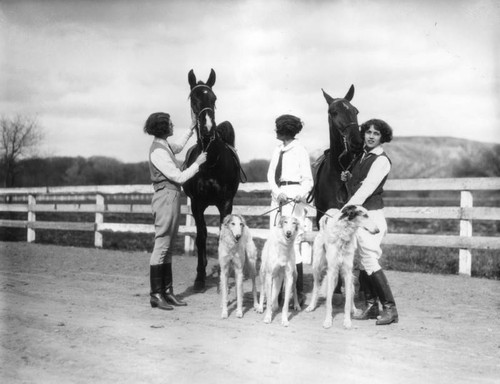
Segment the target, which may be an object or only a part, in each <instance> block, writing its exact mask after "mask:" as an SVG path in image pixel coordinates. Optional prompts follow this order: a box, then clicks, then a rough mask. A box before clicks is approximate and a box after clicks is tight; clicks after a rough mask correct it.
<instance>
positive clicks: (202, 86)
mask: <svg viewBox="0 0 500 384" xmlns="http://www.w3.org/2000/svg"><path fill="white" fill-rule="evenodd" d="M196 88H208V89H209V90H210V91H212V88H211V87H209V86H208V85H206V84H198V85H195V86H194V87H193V88H191V92H189V97H190V98H191V96H192V95H193V91H194V90H195V89H196ZM205 111H212V113H213V114H215V111H214V109H213V108H210V107H205V108H203V109H201V110H200V111H199V112H198V114H197V116H196V131H197V133H198V138H199V140H200V144H201V149H202V150H203V151H204V152H206V151H207V150H208V147H210V144H212V142H213V141H214V140H215V133H214V134H212V135H211V137H210V141H209V143H208V145H207V147H206V148H204V147H203V140H202V135H201V127H200V116H201V114H202V113H203V112H205Z"/></svg>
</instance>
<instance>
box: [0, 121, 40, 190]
mask: <svg viewBox="0 0 500 384" xmlns="http://www.w3.org/2000/svg"><path fill="white" fill-rule="evenodd" d="M0 130H1V136H0V154H1V157H0V165H1V167H2V168H3V175H4V178H3V179H4V180H3V186H4V187H7V188H8V187H12V186H14V181H15V177H16V174H17V173H18V172H19V161H20V160H22V159H24V158H27V157H30V156H33V155H35V154H36V153H37V150H38V146H39V144H40V142H41V141H42V139H43V131H42V128H41V127H40V126H39V124H38V121H37V119H36V118H34V117H30V116H21V115H17V116H15V117H14V118H12V119H10V118H7V117H4V116H2V117H1V118H0Z"/></svg>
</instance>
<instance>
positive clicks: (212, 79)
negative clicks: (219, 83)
mask: <svg viewBox="0 0 500 384" xmlns="http://www.w3.org/2000/svg"><path fill="white" fill-rule="evenodd" d="M214 84H215V71H214V70H213V68H212V69H211V70H210V76H208V80H207V85H208V86H209V87H210V88H211V87H213V86H214Z"/></svg>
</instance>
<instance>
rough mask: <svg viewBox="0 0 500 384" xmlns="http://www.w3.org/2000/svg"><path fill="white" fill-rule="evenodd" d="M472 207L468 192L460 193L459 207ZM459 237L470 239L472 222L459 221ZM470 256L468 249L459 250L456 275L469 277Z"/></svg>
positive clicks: (470, 268)
mask: <svg viewBox="0 0 500 384" xmlns="http://www.w3.org/2000/svg"><path fill="white" fill-rule="evenodd" d="M472 205H473V199H472V193H471V192H470V191H461V192H460V207H461V208H471V207H472ZM460 236H464V237H472V220H460ZM471 270H472V254H471V251H470V249H460V251H459V263H458V273H459V274H461V275H467V276H470V275H471Z"/></svg>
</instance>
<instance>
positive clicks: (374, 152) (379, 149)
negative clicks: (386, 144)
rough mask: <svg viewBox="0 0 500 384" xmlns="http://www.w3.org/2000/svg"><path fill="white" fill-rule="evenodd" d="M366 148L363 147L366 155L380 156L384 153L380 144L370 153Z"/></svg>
mask: <svg viewBox="0 0 500 384" xmlns="http://www.w3.org/2000/svg"><path fill="white" fill-rule="evenodd" d="M366 149H367V148H366V147H365V152H366V153H373V154H374V155H380V154H381V153H382V152H384V148H383V147H382V144H380V145H379V146H377V147H375V148H373V149H372V150H371V151H367V150H366Z"/></svg>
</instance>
